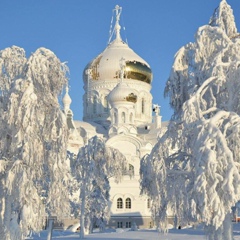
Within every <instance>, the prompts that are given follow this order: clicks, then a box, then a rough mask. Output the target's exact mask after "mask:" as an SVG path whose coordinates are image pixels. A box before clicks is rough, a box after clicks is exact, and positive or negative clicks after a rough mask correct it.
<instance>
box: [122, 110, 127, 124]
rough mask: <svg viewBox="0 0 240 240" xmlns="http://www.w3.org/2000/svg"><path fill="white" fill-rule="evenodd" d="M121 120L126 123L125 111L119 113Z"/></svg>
mask: <svg viewBox="0 0 240 240" xmlns="http://www.w3.org/2000/svg"><path fill="white" fill-rule="evenodd" d="M121 122H122V123H126V113H125V112H122V113H121Z"/></svg>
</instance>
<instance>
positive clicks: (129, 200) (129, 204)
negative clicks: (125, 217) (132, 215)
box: [126, 198, 132, 209]
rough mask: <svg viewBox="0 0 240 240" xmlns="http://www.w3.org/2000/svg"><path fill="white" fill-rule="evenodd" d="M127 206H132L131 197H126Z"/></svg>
mask: <svg viewBox="0 0 240 240" xmlns="http://www.w3.org/2000/svg"><path fill="white" fill-rule="evenodd" d="M126 208H128V209H130V208H132V201H131V199H130V198H127V199H126Z"/></svg>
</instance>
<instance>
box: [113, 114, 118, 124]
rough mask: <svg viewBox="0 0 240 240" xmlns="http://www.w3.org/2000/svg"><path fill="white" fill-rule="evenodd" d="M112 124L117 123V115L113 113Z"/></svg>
mask: <svg viewBox="0 0 240 240" xmlns="http://www.w3.org/2000/svg"><path fill="white" fill-rule="evenodd" d="M113 123H117V113H114V115H113Z"/></svg>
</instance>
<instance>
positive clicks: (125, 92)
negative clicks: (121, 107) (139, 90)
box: [108, 82, 137, 104]
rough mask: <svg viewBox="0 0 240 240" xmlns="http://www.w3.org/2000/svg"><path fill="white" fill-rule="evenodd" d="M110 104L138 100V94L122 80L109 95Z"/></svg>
mask: <svg viewBox="0 0 240 240" xmlns="http://www.w3.org/2000/svg"><path fill="white" fill-rule="evenodd" d="M108 100H109V102H110V104H114V103H116V102H132V103H136V102H137V95H135V94H134V90H133V89H132V88H130V87H129V86H128V85H127V84H126V83H124V82H120V83H119V84H118V85H117V86H116V87H115V88H114V89H113V90H112V91H111V92H110V93H109V95H108Z"/></svg>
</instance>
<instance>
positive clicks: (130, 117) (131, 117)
mask: <svg viewBox="0 0 240 240" xmlns="http://www.w3.org/2000/svg"><path fill="white" fill-rule="evenodd" d="M129 122H130V123H133V113H130V115H129Z"/></svg>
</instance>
